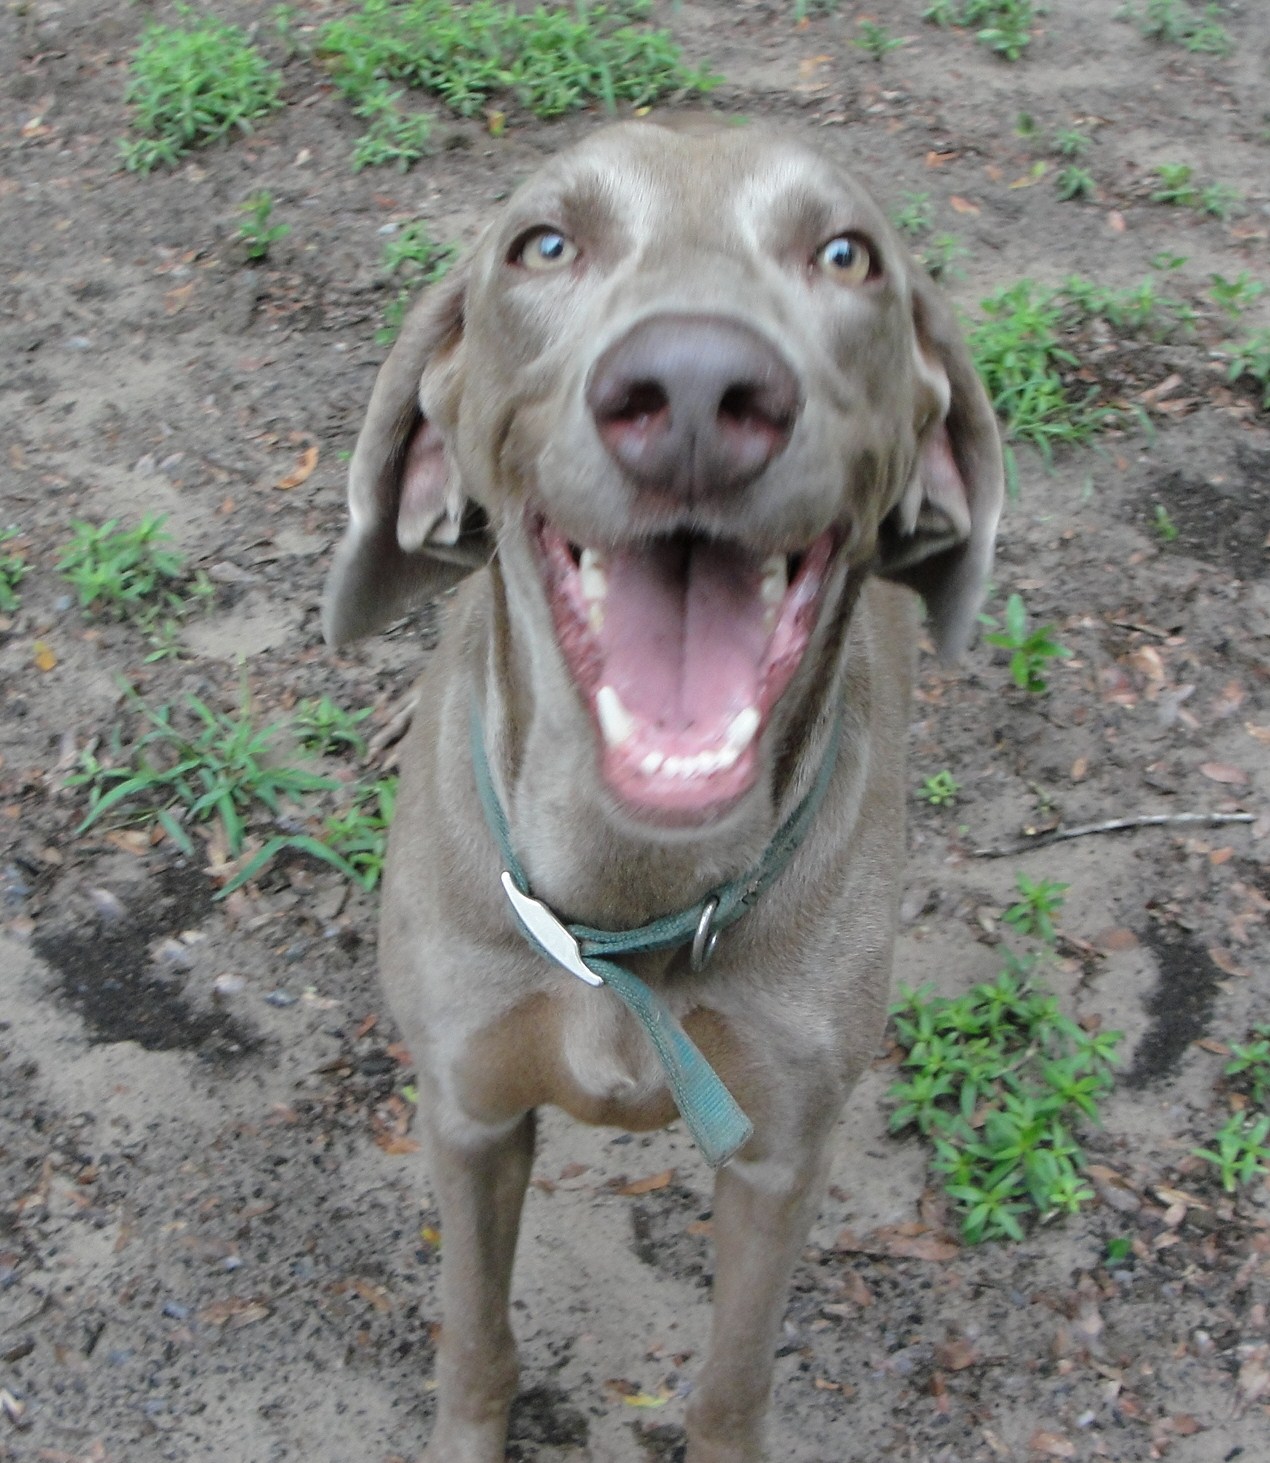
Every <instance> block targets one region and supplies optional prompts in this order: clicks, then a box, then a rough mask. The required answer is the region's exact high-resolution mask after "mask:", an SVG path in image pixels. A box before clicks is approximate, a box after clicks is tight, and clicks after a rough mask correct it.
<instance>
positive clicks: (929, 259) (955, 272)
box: [917, 234, 970, 280]
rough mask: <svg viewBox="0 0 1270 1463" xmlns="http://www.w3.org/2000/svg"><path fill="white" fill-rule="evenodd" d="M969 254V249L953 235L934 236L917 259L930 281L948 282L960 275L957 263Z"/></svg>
mask: <svg viewBox="0 0 1270 1463" xmlns="http://www.w3.org/2000/svg"><path fill="white" fill-rule="evenodd" d="M969 253H970V251H969V249H967V248H966V246H965V245H964V244H963V243H962V242H961V240H960V239H959V238H958V237H957V236H956V235H955V234H936V235H935V236H934V237H933V238H930V239H927V241H926V243H925V245H924V246H923V247H922V248H921V249H920V250H919V252H918V255H917V257H918V259H919V260H920V261H921V263H922V267H923V268H924V269H925V270H926V273H927V274H929V275H930V277H931V278H932V279H944V280H948V279H956V278H957V277H958V276H959V275H960V273H961V270H960V269H959V268H958V266H957V261H958V260H959V259H964V258H966V256H967V255H968V254H969Z"/></svg>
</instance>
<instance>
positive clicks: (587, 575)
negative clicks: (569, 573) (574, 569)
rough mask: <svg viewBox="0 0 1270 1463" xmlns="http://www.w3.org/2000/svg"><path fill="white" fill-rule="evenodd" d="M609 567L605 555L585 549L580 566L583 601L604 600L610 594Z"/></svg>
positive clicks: (579, 574)
mask: <svg viewBox="0 0 1270 1463" xmlns="http://www.w3.org/2000/svg"><path fill="white" fill-rule="evenodd" d="M607 568H608V565H607V563H606V561H605V559H604V556H603V554H598V553H596V551H595V550H594V549H583V550H582V559H581V562H580V563H579V564H578V582H579V584H580V585H581V586H582V597H583V599H587V600H591V601H593V602H594V601H596V600H602V599H603V598H604V596H605V595H606V594H607V593H608V592H609V580H608V573H607V572H606V571H607Z"/></svg>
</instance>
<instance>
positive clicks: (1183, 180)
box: [1151, 163, 1199, 208]
mask: <svg viewBox="0 0 1270 1463" xmlns="http://www.w3.org/2000/svg"><path fill="white" fill-rule="evenodd" d="M1194 174H1195V169H1194V168H1192V167H1191V165H1190V164H1189V163H1161V164H1160V165H1159V167H1157V168H1156V170H1155V176H1156V178H1157V179H1158V180H1159V184H1160V186H1159V187H1158V188H1157V189H1156V190H1155V192H1154V193H1152V195H1151V202H1152V203H1172V204H1174V205H1175V206H1177V207H1178V208H1198V207H1199V189H1198V188H1197V187H1196V186H1195V184H1194V183H1193V182H1192V178H1193V177H1194Z"/></svg>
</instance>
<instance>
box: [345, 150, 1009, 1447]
mask: <svg viewBox="0 0 1270 1463" xmlns="http://www.w3.org/2000/svg"><path fill="white" fill-rule="evenodd" d="M1001 498H1002V471H1001V452H1000V444H999V441H998V437H997V430H996V425H995V422H994V420H993V416H992V412H991V409H990V406H989V403H988V401H987V399H986V396H985V394H984V391H983V388H982V387H981V385H980V383H979V381H978V379H977V378H976V376H975V373H974V369H973V367H972V365H971V362H970V358H969V356H968V354H967V351H966V348H965V346H964V344H963V342H962V340H961V338H960V335H959V332H958V330H957V327H956V325H955V323H954V320H953V317H952V314H951V312H950V310H949V309H948V307H947V306H946V305H945V304H944V303H943V302H942V301H941V299H940V297H939V296H938V294H937V293H936V292H935V291H934V289H933V288H932V286H931V284H930V281H929V280H928V279H927V278H926V277H925V276H924V275H923V274H922V273H921V272H920V271H919V270H917V269H916V268H915V267H914V265H913V264H912V262H911V261H910V259H909V258H908V256H907V254H906V253H905V250H904V248H903V246H902V245H901V244H900V242H899V240H898V239H897V237H896V235H895V233H894V231H893V230H892V229H891V228H890V227H889V225H888V224H887V221H886V218H885V217H884V215H883V213H882V212H881V210H880V209H879V208H878V206H877V205H876V204H875V203H874V202H873V201H872V200H871V198H870V197H869V195H868V194H867V193H866V192H865V190H864V189H863V188H862V187H861V185H860V184H859V183H858V182H857V181H856V180H855V179H854V178H853V177H852V176H851V175H850V174H849V173H847V172H846V171H844V170H843V168H841V167H840V166H838V165H837V164H836V163H835V162H832V161H830V160H828V159H827V158H825V157H824V156H822V155H820V154H819V153H817V152H815V151H813V150H811V149H809V148H807V147H806V146H804V145H802V144H800V143H797V142H794V141H791V140H789V139H787V138H782V137H780V136H776V135H773V134H771V133H766V132H760V131H757V130H752V129H742V128H733V127H707V126H705V125H702V124H695V125H692V126H689V127H687V128H672V127H666V126H661V125H655V124H650V123H640V122H633V123H625V124H622V125H619V126H615V127H611V128H607V129H605V130H603V131H600V132H598V133H596V134H595V135H593V136H592V137H590V138H589V139H588V140H587V141H585V142H584V143H582V144H581V145H580V146H578V147H575V148H573V149H571V150H570V151H568V152H566V153H564V154H562V155H560V156H559V157H557V158H555V159H554V160H553V161H552V162H551V163H549V164H548V165H547V166H546V167H545V168H543V169H542V170H541V171H540V172H539V173H537V174H536V175H535V176H534V177H533V178H531V179H530V180H529V181H528V182H527V183H525V184H524V186H523V187H521V188H520V189H519V190H518V191H517V192H516V193H515V194H514V196H513V197H512V198H511V200H510V202H509V203H507V205H506V206H505V207H504V208H503V209H502V210H501V212H500V213H499V215H498V217H497V218H496V219H495V220H494V221H493V222H492V223H491V224H490V225H489V227H488V228H487V229H486V230H485V232H484V234H483V235H482V236H481V238H480V240H479V242H478V243H477V244H476V246H475V248H474V249H473V250H472V251H471V252H470V253H469V254H468V255H467V257H466V258H465V259H464V261H463V262H462V263H461V264H459V265H458V266H457V267H456V268H455V269H454V270H453V272H452V273H451V274H450V275H449V276H448V277H447V278H446V279H445V280H444V281H443V282H442V283H441V284H439V285H437V286H436V287H434V288H433V289H432V290H431V291H429V293H428V295H427V297H426V298H425V299H424V300H423V301H422V302H421V303H420V304H419V305H418V306H417V307H416V308H415V309H414V310H413V312H412V313H411V314H410V315H409V317H408V318H407V320H406V323H405V325H404V327H403V329H402V332H401V336H400V339H399V340H398V342H397V344H396V346H395V347H394V348H393V351H392V354H391V355H390V357H389V358H388V361H387V362H386V364H385V365H384V367H383V369H382V370H381V372H380V374H379V379H378V381H377V383H376V386H375V391H374V395H373V397H372V399H371V403H370V409H369V412H368V414H367V418H366V423H365V426H364V428H363V430H362V433H361V437H360V439H359V441H358V444H357V451H356V453H355V455H354V458H353V464H352V470H351V474H350V490H349V499H350V504H349V506H350V514H351V525H350V528H349V530H348V533H347V536H346V537H345V540H344V542H343V544H342V545H341V547H340V550H339V553H338V557H337V560H336V563H335V567H334V569H333V571H332V575H331V581H330V584H329V586H328V591H327V600H326V608H325V625H326V632H327V636H328V638H329V639H330V640H331V641H332V642H333V643H336V644H343V643H345V642H346V641H348V640H350V639H352V638H353V637H355V636H358V635H362V634H365V633H367V632H369V631H372V630H375V629H376V628H378V627H380V626H382V625H384V624H385V623H386V622H388V621H389V620H391V619H393V618H394V617H395V616H398V615H400V614H401V613H403V612H404V611H405V610H406V609H407V608H409V607H410V606H412V605H415V604H417V603H419V602H420V601H422V600H425V599H427V598H429V597H431V596H433V595H435V594H437V593H438V592H440V591H441V590H443V589H446V588H448V587H449V586H450V585H452V584H455V583H457V582H458V581H459V580H460V579H464V578H466V577H467V576H469V575H471V577H470V578H467V582H466V583H465V584H464V585H463V587H462V589H461V590H460V592H459V594H458V595H457V597H456V598H455V600H454V603H453V604H452V606H450V609H449V612H448V614H447V617H446V627H445V632H444V635H443V637H442V641H441V645H440V647H439V648H438V650H437V652H436V655H435V657H434V659H433V661H432V662H431V664H430V665H429V667H428V671H427V677H426V682H425V685H424V694H423V695H422V697H421V699H420V702H419V705H418V708H417V710H416V713H415V717H414V723H413V726H412V727H411V730H410V733H409V737H408V740H407V742H406V743H405V744H404V747H403V753H402V763H403V773H402V780H401V791H400V799H399V807H398V811H397V818H396V823H395V826H394V828H393V831H392V838H391V844H390V849H389V856H388V866H387V870H386V874H385V880H384V905H383V922H382V931H381V945H380V962H381V966H382V973H383V981H384V985H385V987H386V990H387V993H388V997H389V1000H390V1002H391V1005H392V1008H393V1011H394V1012H395V1014H396V1017H397V1020H398V1021H399V1023H400V1025H401V1027H402V1030H403V1032H404V1033H405V1036H406V1039H407V1041H408V1042H409V1045H410V1049H411V1052H412V1053H413V1055H414V1059H415V1062H416V1063H417V1066H418V1072H419V1094H420V1098H419V1117H420V1122H421V1125H422V1127H423V1130H424V1134H425V1141H426V1146H427V1153H428V1158H429V1160H430V1164H431V1173H432V1181H433V1184H434V1186H435V1189H436V1193H437V1197H438V1200H439V1203H440V1209H441V1222H442V1226H443V1229H444V1234H445V1245H444V1252H443V1253H444V1258H443V1264H442V1289H443V1300H444V1316H445V1319H444V1327H443V1330H442V1334H441V1340H440V1354H439V1361H438V1367H439V1407H438V1413H437V1420H436V1425H435V1428H434V1431H433V1434H432V1439H431V1442H430V1443H429V1445H428V1448H427V1451H426V1453H425V1455H424V1457H425V1459H426V1460H427V1463H499V1460H501V1459H502V1458H503V1456H504V1445H505V1437H506V1428H507V1414H508V1409H509V1406H510V1404H511V1401H512V1398H513V1396H514V1394H515V1390H516V1379H517V1365H516V1354H515V1344H514V1341H513V1337H512V1333H511V1329H510V1326H509V1323H508V1315H507V1310H508V1294H509V1288H510V1284H511V1271H512V1256H513V1252H514V1249H515V1242H516V1231H517V1225H518V1222H519V1217H520V1209H521V1202H522V1199H523V1196H524V1192H525V1185H526V1182H527V1180H528V1177H529V1172H530V1165H531V1161H532V1158H533V1148H534V1110H535V1109H536V1108H537V1107H538V1106H540V1105H541V1104H544V1103H554V1104H556V1105H557V1106H558V1107H561V1108H563V1109H565V1110H566V1111H567V1112H569V1113H572V1114H573V1115H574V1116H575V1117H577V1118H578V1119H580V1120H582V1121H584V1122H588V1123H602V1124H613V1125H616V1126H619V1127H622V1128H627V1129H633V1130H636V1131H638V1130H644V1129H649V1128H655V1127H659V1126H662V1125H664V1124H665V1123H667V1122H669V1121H671V1120H672V1119H673V1118H675V1116H676V1114H677V1113H679V1114H681V1115H682V1116H683V1118H684V1119H685V1121H686V1123H687V1125H688V1127H689V1129H690V1131H691V1132H692V1134H693V1136H694V1138H695V1139H696V1140H697V1142H698V1144H699V1146H700V1147H701V1149H702V1151H703V1154H704V1155H705V1157H706V1158H707V1160H708V1161H709V1162H711V1163H712V1164H714V1165H715V1166H716V1167H717V1168H718V1175H717V1180H716V1187H715V1198H714V1235H715V1241H716V1246H717V1256H716V1267H715V1281H714V1329H713V1342H712V1345H711V1349H710V1354H709V1358H708V1360H707V1362H706V1364H705V1366H704V1367H703V1369H702V1371H701V1374H700V1376H699V1378H698V1379H697V1382H696V1387H695V1390H694V1391H693V1394H692V1398H691V1400H690V1402H689V1405H688V1411H687V1426H688V1436H689V1442H688V1458H689V1460H690V1463H752V1460H757V1459H759V1458H760V1457H761V1456H762V1421H763V1415H764V1412H765V1411H766V1408H767V1402H768V1396H769V1393H770V1388H771V1379H772V1370H773V1359H774V1352H775V1342H776V1337H777V1333H778V1329H779V1325H780V1320H781V1314H782V1308H783V1306H784V1301H785V1293H786V1287H787V1283H788V1279H789V1273H790V1270H791V1267H792V1265H793V1263H794V1260H795V1258H796V1257H797V1255H798V1253H799V1250H800V1248H801V1247H802V1245H803V1243H804V1242H805V1238H806V1234H807V1230H808V1226H809V1225H810V1223H811V1220H812V1218H813V1216H814V1213H815V1209H816V1205H817V1203H818V1200H819V1197H820V1194H821V1188H822V1184H823V1182H824V1175H825V1170H826V1165H827V1162H828V1155H829V1149H830V1140H831V1135H832V1133H833V1129H834V1124H835V1122H836V1120H837V1118H838V1116H839V1114H840V1113H841V1111H842V1107H843V1104H844V1102H845V1101H846V1098H847V1095H848V1093H849V1092H850V1090H851V1087H852V1085H853V1083H854V1082H855V1081H856V1078H857V1077H858V1075H859V1073H860V1071H861V1070H862V1068H863V1067H864V1065H865V1063H866V1062H867V1061H868V1059H869V1056H870V1054H871V1053H872V1052H873V1050H874V1049H875V1046H876V1043H877V1041H878V1037H879V1033H880V1031H881V1028H882V1023H883V1018H884V1012H885V1007H886V999H887V989H888V983H889V978H890V965H891V955H892V944H893V939H894V928H895V910H896V902H897V895H898V891H899V888H900V879H901V868H902V860H903V844H904V798H905V766H904V741H905V728H906V723H907V717H908V701H909V689H910V682H911V679H912V675H913V662H914V654H915V643H916V637H917V622H918V600H917V597H916V596H915V595H914V594H912V593H911V592H910V591H911V590H913V589H916V590H917V591H918V592H919V593H920V595H921V596H922V597H923V599H924V600H925V603H926V608H927V611H928V625H929V631H930V634H931V635H932V637H933V639H934V641H935V642H936V644H937V646H938V648H939V649H940V651H941V653H943V654H945V655H952V654H955V653H956V652H957V651H959V650H960V649H961V648H962V647H963V646H964V644H965V642H966V641H967V640H968V639H969V637H970V635H971V632H972V630H973V627H974V623H975V618H976V612H977V610H978V608H979V604H980V599H981V595H982V589H983V584H984V580H985V576H986V574H987V572H988V569H989V566H990V562H991V556H992V544H993V538H994V534H995V530H996V522H997V515H998V513H999V511H1000V506H1001ZM478 569H479V570H480V571H481V572H479V573H473V572H472V571H474V570H478ZM901 586H907V587H901Z"/></svg>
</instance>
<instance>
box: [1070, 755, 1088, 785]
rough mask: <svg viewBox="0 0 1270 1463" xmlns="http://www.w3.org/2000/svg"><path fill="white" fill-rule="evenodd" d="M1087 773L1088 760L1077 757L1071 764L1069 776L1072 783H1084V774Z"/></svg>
mask: <svg viewBox="0 0 1270 1463" xmlns="http://www.w3.org/2000/svg"><path fill="white" fill-rule="evenodd" d="M1088 772H1089V758H1088V757H1077V758H1076V760H1075V761H1074V762H1073V763H1072V774H1071V776H1072V781H1073V782H1084V780H1085V776H1086V774H1087V773H1088Z"/></svg>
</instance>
